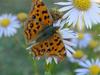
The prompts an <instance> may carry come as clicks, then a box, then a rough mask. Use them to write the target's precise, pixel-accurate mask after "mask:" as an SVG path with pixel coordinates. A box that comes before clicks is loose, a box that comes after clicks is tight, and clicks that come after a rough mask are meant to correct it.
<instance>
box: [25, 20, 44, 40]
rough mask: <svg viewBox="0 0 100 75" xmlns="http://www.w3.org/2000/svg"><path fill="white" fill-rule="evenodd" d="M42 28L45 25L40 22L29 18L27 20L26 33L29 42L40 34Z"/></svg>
mask: <svg viewBox="0 0 100 75" xmlns="http://www.w3.org/2000/svg"><path fill="white" fill-rule="evenodd" d="M42 29H43V27H42V25H41V24H40V22H38V21H34V20H32V19H28V21H27V22H26V26H25V28H24V34H25V37H26V39H27V42H31V41H32V40H35V39H36V37H37V36H38V33H39V31H41V30H42Z"/></svg>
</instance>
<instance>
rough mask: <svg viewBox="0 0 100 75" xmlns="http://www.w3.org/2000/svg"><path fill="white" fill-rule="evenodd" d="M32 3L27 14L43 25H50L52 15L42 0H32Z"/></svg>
mask: <svg viewBox="0 0 100 75" xmlns="http://www.w3.org/2000/svg"><path fill="white" fill-rule="evenodd" d="M33 4H34V5H33V6H32V10H31V11H30V13H29V16H30V17H32V18H33V19H37V20H38V21H39V22H41V23H42V24H43V25H52V21H53V20H52V17H51V15H50V13H49V11H48V9H47V6H46V5H45V4H44V2H43V1H41V0H35V1H34V0H33Z"/></svg>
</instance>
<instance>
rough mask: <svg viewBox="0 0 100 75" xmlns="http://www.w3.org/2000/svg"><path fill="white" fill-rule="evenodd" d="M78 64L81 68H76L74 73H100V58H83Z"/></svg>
mask: <svg viewBox="0 0 100 75" xmlns="http://www.w3.org/2000/svg"><path fill="white" fill-rule="evenodd" d="M79 65H80V66H81V67H82V68H79V69H76V70H75V72H76V75H99V74H100V60H99V59H96V61H95V60H93V59H92V60H91V61H90V60H85V61H80V62H79Z"/></svg>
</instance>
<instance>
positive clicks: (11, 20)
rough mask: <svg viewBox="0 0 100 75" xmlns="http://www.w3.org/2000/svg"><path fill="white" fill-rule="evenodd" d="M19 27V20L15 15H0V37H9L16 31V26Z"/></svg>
mask: <svg viewBox="0 0 100 75" xmlns="http://www.w3.org/2000/svg"><path fill="white" fill-rule="evenodd" d="M19 27H20V22H19V21H18V20H17V17H16V16H14V15H11V14H4V15H2V16H0V37H2V36H5V37H10V36H13V35H14V34H15V33H17V28H19Z"/></svg>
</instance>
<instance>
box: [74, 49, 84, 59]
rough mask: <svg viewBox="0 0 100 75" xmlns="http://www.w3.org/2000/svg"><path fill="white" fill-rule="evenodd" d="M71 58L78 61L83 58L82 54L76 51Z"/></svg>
mask: <svg viewBox="0 0 100 75" xmlns="http://www.w3.org/2000/svg"><path fill="white" fill-rule="evenodd" d="M73 56H74V57H75V58H78V59H80V58H82V57H83V56H84V53H83V52H82V51H81V50H77V51H76V52H75V53H74V54H73Z"/></svg>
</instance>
